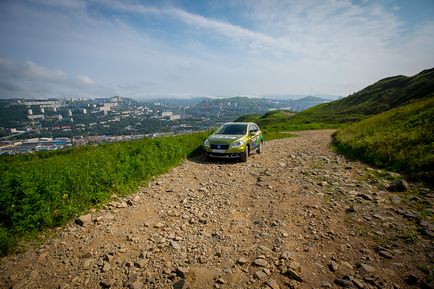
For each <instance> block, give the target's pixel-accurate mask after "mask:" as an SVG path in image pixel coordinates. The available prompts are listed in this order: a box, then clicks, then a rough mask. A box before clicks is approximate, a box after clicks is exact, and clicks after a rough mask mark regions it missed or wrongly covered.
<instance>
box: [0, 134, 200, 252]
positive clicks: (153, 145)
mask: <svg viewBox="0 0 434 289" xmlns="http://www.w3.org/2000/svg"><path fill="white" fill-rule="evenodd" d="M207 135H208V133H194V134H191V135H182V136H174V137H163V138H158V139H143V140H139V141H131V142H121V143H114V144H107V145H100V146H97V147H92V146H87V147H82V148H78V149H72V150H68V151H59V152H54V153H38V154H34V155H22V156H8V157H1V158H0V191H1V194H0V255H3V254H6V253H7V252H8V251H9V250H10V248H11V247H13V245H14V244H15V243H16V242H17V241H18V240H19V239H20V238H21V237H23V236H29V235H32V234H34V233H36V232H38V231H40V230H41V229H43V228H46V227H54V226H58V225H61V224H63V223H64V222H65V221H67V220H69V219H71V218H72V217H74V216H76V215H78V214H81V213H83V212H85V211H86V210H88V209H89V208H91V207H92V206H95V205H97V204H99V203H101V202H104V201H106V200H107V199H108V198H109V197H110V196H111V195H112V194H113V193H116V194H117V195H126V194H128V193H131V192H134V191H135V190H136V189H137V187H138V186H139V185H141V184H143V183H144V182H147V181H149V180H150V179H151V178H152V177H154V176H155V175H158V174H161V173H164V172H166V171H168V170H169V169H170V168H171V167H173V166H175V165H177V164H179V163H180V162H181V161H182V160H183V159H185V158H186V157H187V156H188V155H189V154H191V153H192V152H194V151H195V150H196V149H198V148H199V147H200V146H201V145H202V143H203V141H204V139H205V138H206V137H207Z"/></svg>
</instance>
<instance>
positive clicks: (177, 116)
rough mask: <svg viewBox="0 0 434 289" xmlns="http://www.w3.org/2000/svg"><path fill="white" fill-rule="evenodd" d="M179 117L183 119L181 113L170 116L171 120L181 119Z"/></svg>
mask: <svg viewBox="0 0 434 289" xmlns="http://www.w3.org/2000/svg"><path fill="white" fill-rule="evenodd" d="M179 119H181V115H179V114H174V115H171V116H169V120H170V121H173V120H179Z"/></svg>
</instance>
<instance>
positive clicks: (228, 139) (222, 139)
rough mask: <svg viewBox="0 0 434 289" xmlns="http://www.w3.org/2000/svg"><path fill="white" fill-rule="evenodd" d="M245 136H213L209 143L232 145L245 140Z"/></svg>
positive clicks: (210, 137)
mask: <svg viewBox="0 0 434 289" xmlns="http://www.w3.org/2000/svg"><path fill="white" fill-rule="evenodd" d="M244 137H245V135H242V134H241V135H233V134H230V135H229V134H213V135H211V136H209V137H208V141H209V142H210V143H212V144H231V143H233V142H234V141H237V140H239V139H242V138H244Z"/></svg>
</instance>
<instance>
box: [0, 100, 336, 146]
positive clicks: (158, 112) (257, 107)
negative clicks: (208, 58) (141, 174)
mask: <svg viewBox="0 0 434 289" xmlns="http://www.w3.org/2000/svg"><path fill="white" fill-rule="evenodd" d="M326 101H328V100H326V99H323V98H319V97H313V96H308V97H304V98H300V99H297V100H293V99H289V98H288V99H285V98H280V99H267V98H247V97H232V98H205V97H197V98H191V99H155V100H146V101H138V100H134V99H130V98H124V97H120V96H113V97H110V98H89V99H4V100H0V137H1V138H0V154H17V153H30V152H35V151H47V150H57V149H63V148H68V147H72V146H82V145H86V144H99V143H105V142H114V141H123V140H133V139H139V138H144V137H155V136H159V135H167V134H180V133H190V132H193V131H201V130H207V129H209V128H212V127H216V126H219V125H221V124H222V123H224V122H228V121H233V120H235V119H236V118H237V117H239V116H240V115H243V114H249V113H256V114H259V115H261V114H264V113H266V112H267V111H270V110H275V109H286V110H291V111H302V110H304V109H306V108H308V107H311V106H314V105H317V104H319V103H322V102H326Z"/></svg>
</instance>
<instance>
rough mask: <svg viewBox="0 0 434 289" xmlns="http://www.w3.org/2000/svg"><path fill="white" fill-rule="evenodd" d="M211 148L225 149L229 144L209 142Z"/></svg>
mask: <svg viewBox="0 0 434 289" xmlns="http://www.w3.org/2000/svg"><path fill="white" fill-rule="evenodd" d="M211 148H212V149H218V150H227V149H228V148H229V145H227V144H221V145H219V144H211Z"/></svg>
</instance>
